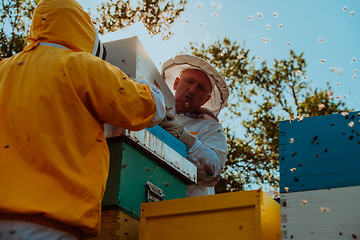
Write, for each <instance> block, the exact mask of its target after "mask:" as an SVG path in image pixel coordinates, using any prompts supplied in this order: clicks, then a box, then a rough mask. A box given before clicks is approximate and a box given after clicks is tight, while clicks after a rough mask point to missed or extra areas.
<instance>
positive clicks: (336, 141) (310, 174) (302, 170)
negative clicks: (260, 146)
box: [279, 112, 360, 193]
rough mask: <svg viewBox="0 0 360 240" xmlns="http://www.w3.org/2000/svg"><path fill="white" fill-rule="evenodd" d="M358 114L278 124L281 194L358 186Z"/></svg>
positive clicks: (359, 183)
mask: <svg viewBox="0 0 360 240" xmlns="http://www.w3.org/2000/svg"><path fill="white" fill-rule="evenodd" d="M359 113H360V112H351V113H349V114H348V115H347V116H343V115H342V114H334V115H326V116H319V117H311V118H305V119H303V120H302V121H301V122H300V121H298V120H294V121H292V123H290V122H289V121H282V122H280V123H279V152H280V192H281V193H285V192H286V190H285V187H287V188H289V191H290V192H296V191H306V190H316V189H327V188H335V187H336V188H338V187H349V186H357V185H360V178H359V177H358V172H359V171H360V161H359V160H360V116H359Z"/></svg>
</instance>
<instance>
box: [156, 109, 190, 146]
mask: <svg viewBox="0 0 360 240" xmlns="http://www.w3.org/2000/svg"><path fill="white" fill-rule="evenodd" d="M159 126H160V127H162V128H163V129H165V130H166V131H168V132H169V133H170V134H171V135H173V136H174V137H176V138H177V139H179V140H180V141H181V142H183V143H184V144H185V145H186V146H187V149H188V150H189V149H190V148H191V147H192V146H193V145H194V144H195V142H196V137H194V136H193V135H191V133H189V131H188V130H187V129H186V128H185V127H184V126H183V125H181V123H180V122H179V120H178V119H177V118H176V116H175V115H174V114H173V113H171V112H170V111H168V110H167V111H166V115H165V118H164V120H163V121H162V122H160V123H159Z"/></svg>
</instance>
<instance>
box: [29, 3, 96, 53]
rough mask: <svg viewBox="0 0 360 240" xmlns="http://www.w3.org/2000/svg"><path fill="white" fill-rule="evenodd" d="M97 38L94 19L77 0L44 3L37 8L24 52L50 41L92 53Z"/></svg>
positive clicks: (78, 50) (77, 50)
mask: <svg viewBox="0 0 360 240" xmlns="http://www.w3.org/2000/svg"><path fill="white" fill-rule="evenodd" d="M95 39H96V30H95V28H94V26H93V24H92V22H91V18H90V16H89V14H88V13H86V12H85V11H84V9H83V8H82V6H81V5H80V4H79V3H78V2H77V1H75V0H42V1H41V2H40V3H39V5H38V6H37V7H36V9H35V12H34V15H33V19H32V23H31V29H30V36H29V37H28V39H27V40H28V41H29V44H28V45H27V46H26V47H25V48H24V51H25V52H26V51H30V50H32V49H34V48H35V47H36V46H37V45H38V44H39V42H49V43H56V44H60V45H63V46H65V47H66V48H68V49H70V50H72V51H75V52H88V53H92V49H93V46H94V43H95Z"/></svg>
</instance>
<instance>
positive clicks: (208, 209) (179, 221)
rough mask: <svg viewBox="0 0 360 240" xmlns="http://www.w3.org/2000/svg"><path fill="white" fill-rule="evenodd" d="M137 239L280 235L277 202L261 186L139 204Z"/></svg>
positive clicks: (241, 237) (263, 239) (274, 236)
mask: <svg viewBox="0 0 360 240" xmlns="http://www.w3.org/2000/svg"><path fill="white" fill-rule="evenodd" d="M139 234H140V235H139V239H140V240H155V239H156V240H165V239H166V240H168V239H172V240H176V239H181V240H183V239H187V240H192V239H196V240H198V239H208V240H210V239H216V240H219V239H222V240H226V239H231V240H234V239H242V240H246V239H249V240H250V239H251V240H254V239H258V240H265V239H266V240H273V239H280V237H281V236H280V205H279V204H278V203H277V202H275V200H273V199H272V198H271V197H270V196H268V195H267V194H265V193H264V192H263V191H261V190H253V191H244V192H232V193H223V194H217V195H209V196H200V197H192V198H185V199H177V200H169V201H163V202H154V203H144V204H142V205H141V217H140V233H139Z"/></svg>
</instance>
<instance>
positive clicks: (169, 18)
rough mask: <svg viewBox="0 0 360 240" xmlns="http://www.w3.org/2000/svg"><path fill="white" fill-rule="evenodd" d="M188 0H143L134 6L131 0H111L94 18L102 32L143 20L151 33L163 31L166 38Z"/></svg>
mask: <svg viewBox="0 0 360 240" xmlns="http://www.w3.org/2000/svg"><path fill="white" fill-rule="evenodd" d="M186 3H187V1H186V0H178V1H177V3H174V0H171V1H169V0H143V1H142V2H140V1H139V2H138V5H137V6H136V7H132V5H131V0H126V1H122V0H120V1H119V0H117V1H116V0H115V1H114V0H110V1H107V2H105V3H102V4H101V6H99V7H98V8H97V12H98V16H97V17H95V18H93V19H94V23H95V24H96V25H97V27H98V29H99V33H100V34H104V33H106V32H114V31H116V30H118V29H122V28H124V27H127V26H130V25H131V24H133V23H135V22H137V21H141V22H142V23H143V24H144V26H145V27H146V29H147V30H148V31H149V33H150V34H152V35H156V34H159V33H161V34H162V37H163V39H164V40H166V39H168V38H170V36H171V35H172V34H173V33H172V32H171V31H170V27H171V25H172V24H173V23H174V21H175V19H176V18H178V17H179V16H180V14H181V13H182V12H183V11H184V9H185V5H186Z"/></svg>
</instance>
